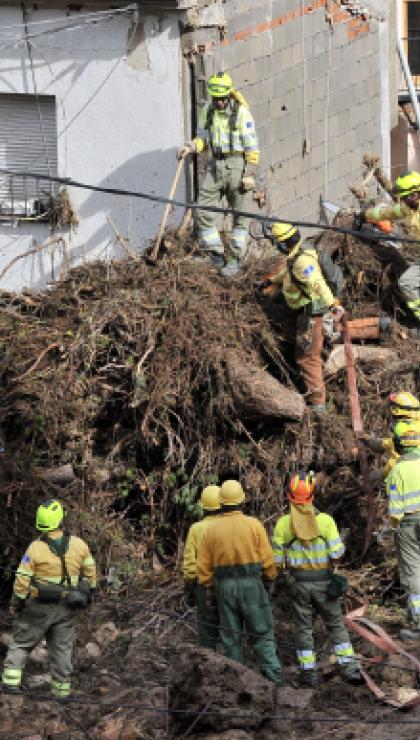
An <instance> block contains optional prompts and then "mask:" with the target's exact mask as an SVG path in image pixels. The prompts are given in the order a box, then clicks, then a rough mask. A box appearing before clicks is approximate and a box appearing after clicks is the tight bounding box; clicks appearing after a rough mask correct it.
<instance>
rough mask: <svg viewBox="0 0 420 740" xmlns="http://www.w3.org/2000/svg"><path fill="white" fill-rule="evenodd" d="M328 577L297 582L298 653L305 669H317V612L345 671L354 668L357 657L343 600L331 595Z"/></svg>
mask: <svg viewBox="0 0 420 740" xmlns="http://www.w3.org/2000/svg"><path fill="white" fill-rule="evenodd" d="M327 586H328V580H327V579H325V580H322V581H304V582H299V581H298V582H297V583H296V584H295V585H294V586H293V595H292V606H293V613H294V621H295V626H296V652H297V658H298V663H299V666H300V668H301V669H302V670H315V668H316V654H315V649H314V648H315V645H314V631H313V623H314V613H315V614H319V615H320V616H321V618H322V619H323V620H324V622H325V625H326V627H327V630H328V634H329V637H330V639H331V642H332V644H333V646H334V652H335V655H336V658H337V662H338V665H339V667H340V669H341V671H342V672H343V673H344V674H345V673H346V671H347V670H353V669H354V666H355V663H356V660H355V657H354V652H353V647H352V644H351V642H350V637H349V633H348V632H347V629H346V627H345V625H344V618H343V612H342V610H341V604H340V600H339V599H330V598H328V596H327Z"/></svg>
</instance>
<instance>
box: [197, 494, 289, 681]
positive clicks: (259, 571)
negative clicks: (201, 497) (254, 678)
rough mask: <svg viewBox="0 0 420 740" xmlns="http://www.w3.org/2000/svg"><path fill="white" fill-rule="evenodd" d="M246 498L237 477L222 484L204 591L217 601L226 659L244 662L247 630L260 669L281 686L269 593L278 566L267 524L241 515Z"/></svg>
mask: <svg viewBox="0 0 420 740" xmlns="http://www.w3.org/2000/svg"><path fill="white" fill-rule="evenodd" d="M244 501H245V493H244V490H243V488H242V486H241V484H240V483H239V482H238V481H236V480H228V481H225V483H223V485H222V487H221V489H220V502H221V505H222V509H221V516H220V517H218V518H217V519H216V521H215V522H214V523H213V524H212V525H211V526H210V527H208V529H207V531H206V533H205V535H204V537H203V540H202V544H201V550H200V553H199V556H198V563H197V574H198V580H199V583H201V585H202V586H204V587H205V589H206V592H207V599H208V602H209V603H212V602H213V601H214V600H215V599H216V600H217V604H218V608H219V616H220V636H221V640H222V644H223V651H224V654H225V655H226V657H227V658H232V660H237V661H239V662H242V646H241V641H242V632H243V630H244V629H246V631H247V633H248V636H249V640H250V642H251V644H252V646H253V648H254V650H255V653H256V656H257V661H258V665H259V667H260V670H261V673H262V674H263V675H264V676H265V677H266V678H268V679H269V680H270V681H273V682H274V683H275V684H277V685H279V686H280V685H281V665H280V662H279V659H278V657H277V653H276V647H275V642H274V632H273V619H272V614H271V607H270V601H269V598H268V593H267V591H268V590H269V587H270V585H271V583H272V582H273V581H274V579H275V577H276V566H275V564H274V557H273V553H272V551H271V548H270V543H269V540H268V537H267V533H266V531H265V529H264V527H263V525H262V524H261V523H260V522H259V521H258V519H255V518H254V517H250V516H245V515H244V514H243V513H242V507H243V504H244Z"/></svg>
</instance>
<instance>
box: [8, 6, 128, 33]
mask: <svg viewBox="0 0 420 740" xmlns="http://www.w3.org/2000/svg"><path fill="white" fill-rule="evenodd" d="M137 9H138V5H133V4H132V5H126V6H125V7H124V8H114V9H113V10H96V11H95V12H93V13H83V14H80V13H79V14H78V15H75V16H67V17H68V19H69V20H71V18H74V19H75V20H78V19H79V18H80V17H82V18H89V17H97V16H103V15H116V14H117V13H126V12H127V11H129V10H137ZM62 21H63V17H62V16H60V17H58V16H57V17H56V18H49V19H44V20H42V21H41V20H40V21H29V20H28V23H27V25H28V26H40V25H45V24H47V23H62ZM24 25H25V24H24V23H15V24H13V25H11V26H2V29H1V30H2V31H9V30H11V29H13V28H23V27H24Z"/></svg>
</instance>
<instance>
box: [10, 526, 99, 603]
mask: <svg viewBox="0 0 420 740" xmlns="http://www.w3.org/2000/svg"><path fill="white" fill-rule="evenodd" d="M50 536H51V535H50ZM62 536H63V533H62V532H61V531H59V532H57V533H54V535H53V536H52V537H51V539H54V540H56V539H59V538H60V537H62ZM65 561H66V566H67V570H68V574H69V576H70V580H71V582H72V585H73V586H76V585H77V583H78V581H79V577H80V576H84V577H85V578H87V579H88V580H89V583H90V586H91V588H95V586H96V566H95V561H94V559H93V557H92V555H91V552H90V550H89V547H88V545H87V544H86V542H84V541H83V540H82V539H80V538H79V537H73V536H72V537H70V538H69V545H68V548H67V552H66V554H65ZM61 578H62V565H61V559H60V558H59V557H58V555H55V553H53V552H52V551H51V550H50V548H49V547H48V544H47V543H46V542H45V541H44V540H35V541H34V542H32V543H31V544H30V545H29V547H28V549H27V551H26V552H25V554H24V556H23V558H22V560H21V562H20V564H19V567H18V569H17V571H16V578H15V582H14V585H13V592H14V593H15V594H16V596H18V597H19V598H21V599H22V598H26V597H27V596H28V595H29V594H30V595H31V596H37V594H38V591H37V589H36V587H35V586H34V585H32V580H33V579H36V580H38V581H45V582H47V583H60V581H61Z"/></svg>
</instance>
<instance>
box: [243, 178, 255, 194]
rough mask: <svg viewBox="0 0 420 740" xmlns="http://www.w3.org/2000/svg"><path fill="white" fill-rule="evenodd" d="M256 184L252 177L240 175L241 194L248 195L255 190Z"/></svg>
mask: <svg viewBox="0 0 420 740" xmlns="http://www.w3.org/2000/svg"><path fill="white" fill-rule="evenodd" d="M255 187H256V183H255V177H254V176H253V175H245V173H244V174H243V175H242V178H241V190H242V192H243V193H249V192H251V190H255Z"/></svg>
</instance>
